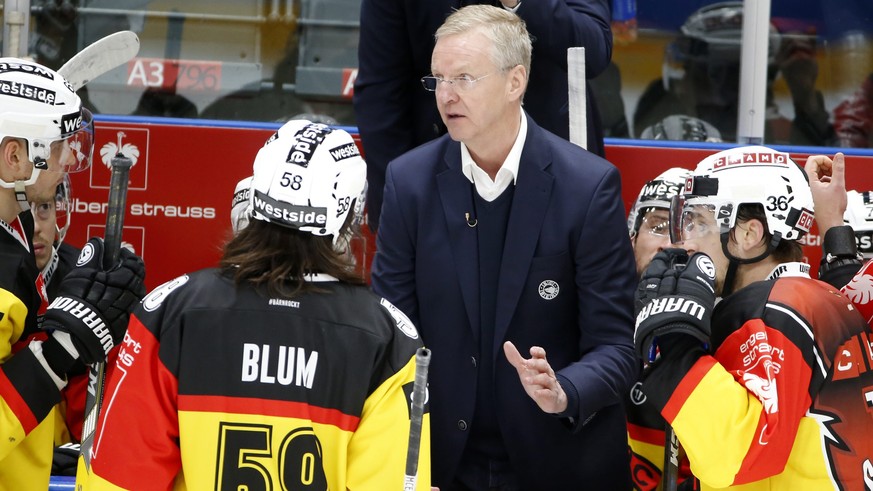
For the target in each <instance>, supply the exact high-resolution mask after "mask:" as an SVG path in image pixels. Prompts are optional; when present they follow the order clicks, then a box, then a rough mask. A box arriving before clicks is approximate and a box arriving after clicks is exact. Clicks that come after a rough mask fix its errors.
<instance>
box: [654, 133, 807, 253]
mask: <svg viewBox="0 0 873 491" xmlns="http://www.w3.org/2000/svg"><path fill="white" fill-rule="evenodd" d="M755 203H757V204H760V205H761V206H762V207H763V209H764V213H765V215H766V220H767V223H766V225H767V228H768V230H769V232H770V233H771V234H772V235H773V241H772V245H773V246H774V247H775V245H776V244H778V242H779V241H780V240H793V241H796V240H799V239H800V238H802V237H803V236H804V234H806V233H807V232H809V229H810V227H812V224H813V221H814V215H813V202H812V193H811V192H810V189H809V181H808V179H807V176H806V173H805V172H804V171H803V169H801V168H800V166H799V165H797V163H795V162H794V161H793V160H792V159H791V157H790V156H789V155H788V154H787V153H784V152H779V151H776V150H773V149H771V148H767V147H763V146H745V147H736V148H731V149H728V150H723V151H721V152H718V153H716V154H714V155H710V156H709V157H706V158H705V159H703V160H702V161H700V163H699V164H698V165H697V168H696V169H695V170H694V171H693V172H692V175H691V177H689V178H688V180H687V181H686V183H685V187H684V189H683V190H682V193H681V194H680V195H678V196H676V197H674V198H673V203H672V206H671V240H672V241H673V242H681V241H683V240H687V239H688V238H690V237H695V236H699V235H701V234H703V233H708V232H718V233H720V234H725V233H727V232H729V231H730V230H731V229H732V228H733V227H734V226H735V225H736V220H737V210H738V208H739V206H740V205H743V204H755ZM706 210H708V213H711V214H712V215H711V216H710V219H711V220H709V221H706V222H698V221H697V220H698V218H697V217H700V216H701V215H702V213H704V212H706ZM707 222H709V223H715V229H705V228H703V226H701V225H700V224H701V223H707Z"/></svg>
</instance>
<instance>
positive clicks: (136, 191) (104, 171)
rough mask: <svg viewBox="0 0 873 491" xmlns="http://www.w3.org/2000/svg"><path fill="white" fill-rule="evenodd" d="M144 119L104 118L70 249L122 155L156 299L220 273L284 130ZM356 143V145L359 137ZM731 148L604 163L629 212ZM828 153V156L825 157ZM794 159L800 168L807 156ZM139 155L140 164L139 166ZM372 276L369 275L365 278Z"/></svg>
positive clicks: (76, 205) (132, 230)
mask: <svg viewBox="0 0 873 491" xmlns="http://www.w3.org/2000/svg"><path fill="white" fill-rule="evenodd" d="M196 123H197V124H196V125H194V124H191V122H190V121H176V120H163V119H160V120H157V119H156V120H141V119H136V120H134V119H126V118H112V119H110V118H107V117H98V120H97V123H96V125H97V131H96V141H95V147H94V163H93V165H92V167H91V168H90V169H88V170H86V171H84V172H80V173H77V174H73V175H72V176H71V178H72V183H73V197H74V202H73V218H72V220H73V222H72V226H71V228H70V231H69V233H68V234H67V239H66V240H67V241H68V242H70V243H71V244H73V245H76V246H81V245H82V244H83V243H84V242H85V241H86V240H87V237H91V236H94V235H99V236H102V235H103V229H104V227H105V223H106V201H107V198H108V193H109V189H108V187H109V175H110V172H109V167H108V166H107V165H106V164H105V163H104V158H105V159H106V161H108V159H111V157H112V156H113V155H115V152H116V151H117V150H118V148H121V149H122V151H123V152H124V153H125V155H127V156H128V157H131V159H132V160H134V161H135V163H134V166H133V168H132V169H131V172H130V183H129V191H128V199H127V202H128V210H127V214H126V215H125V219H124V234H123V240H124V241H125V242H128V243H130V244H131V245H132V246H133V248H134V250H135V251H136V252H137V253H138V254H140V255H141V256H142V257H143V259H144V261H145V263H146V270H147V271H146V285H147V287H148V289H149V290H151V289H153V288H155V287H156V286H158V285H160V284H161V283H164V282H166V281H169V280H171V279H173V278H175V277H176V276H178V275H180V274H183V273H186V272H190V271H194V270H197V269H200V268H204V267H209V266H214V265H215V264H216V263H217V261H218V259H219V257H220V255H221V247H222V246H223V244H224V243H225V241H226V240H227V239H228V237H229V236H230V201H231V196H232V194H233V189H234V187H235V186H236V183H237V182H238V181H239V180H240V179H242V178H243V177H245V176H248V175H250V174H251V172H252V162H253V160H254V156H255V154H256V153H257V151H258V149H259V148H260V147H261V146H262V145H263V143H264V141H266V139H267V138H268V137H269V136H270V135H271V134H272V133H273V132H274V131H275V129H276V128H278V126H279V125H269V124H261V125H248V126H242V124H239V125H230V124H229V123H226V122H215V123H214V125H212V126H208V124H209V123H208V122H203V121H197V122H196ZM355 137H356V141H357V140H358V138H357V135H355ZM721 148H725V147H724V146H715V145H713V146H707V147H705V148H700V147H698V148H684V147H678V146H669V147H667V146H662V147H651V146H637V145H631V144H628V145H624V144H610V142H607V147H606V152H607V154H606V156H607V158H608V159H609V160H610V161H611V162H612V163H613V164H615V165H616V166H617V167H618V168H619V169H620V170H621V174H622V186H623V190H624V193H623V195H624V201H625V207H626V208H627V207H629V206H630V205H631V204H632V203H633V201H634V199H635V198H636V194H637V192H638V191H639V189H640V187H641V186H642V185H643V183H644V182H645V181H646V180H649V179H651V178H653V177H654V176H656V175H658V174H659V173H660V172H662V171H663V170H666V169H668V168H670V167H676V166H680V167H687V168H693V167H694V166H695V165H696V163H697V162H698V161H699V160H701V159H702V158H703V157H705V156H707V155H709V154H711V153H713V152H715V151H717V150H719V149H721ZM823 150H826V149H823ZM791 155H792V157H793V158H795V160H796V161H797V162H799V163H803V162H805V161H806V157H807V156H808V155H810V154H809V153H795V152H791ZM134 156H135V158H134ZM847 167H848V176H849V177H848V181H849V183H848V187H849V189H858V190H873V155H867V156H864V155H848V156H847ZM364 230H365V237H364V240H362V241H359V242H358V243H357V244H355V252H356V255H357V257H358V261H359V264H361V265H366V266H369V264H370V261H371V260H372V255H373V251H374V250H375V240H374V238H373V236H372V235H370V234H369V229H367V227H366V226H365V227H364ZM810 243H811V244H812V245H810V246H807V247H805V250H806V253H807V257H808V260H809V262H810V263H811V264H812V265H813V272H815V270H816V269H817V268H816V266H817V264H818V261H819V259H820V257H821V252H820V248H819V244H820V242H819V238H818V235H817V233H816V231H815V230H813V233H812V234H811V236H810ZM367 269H368V268H366V269H365V268H362V272H361V274H364V275H365V274H366V270H367Z"/></svg>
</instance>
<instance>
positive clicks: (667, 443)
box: [649, 264, 685, 491]
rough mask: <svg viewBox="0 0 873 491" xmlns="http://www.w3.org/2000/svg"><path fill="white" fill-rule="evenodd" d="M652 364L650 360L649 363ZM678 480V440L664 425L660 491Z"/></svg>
mask: <svg viewBox="0 0 873 491" xmlns="http://www.w3.org/2000/svg"><path fill="white" fill-rule="evenodd" d="M673 267H674V268H676V270H682V269H685V264H675V265H674V266H673ZM651 362H654V359H650V360H649V363H651ZM678 480H679V438H677V437H676V432H675V431H673V427H672V426H670V424H669V423H665V424H664V471H663V474H662V475H661V490H662V491H676V486H677V485H678Z"/></svg>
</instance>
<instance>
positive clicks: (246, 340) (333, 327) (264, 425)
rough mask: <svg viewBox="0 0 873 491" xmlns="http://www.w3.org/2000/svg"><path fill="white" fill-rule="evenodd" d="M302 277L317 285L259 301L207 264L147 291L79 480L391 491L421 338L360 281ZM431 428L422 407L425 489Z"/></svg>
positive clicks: (399, 475) (402, 453)
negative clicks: (295, 293)
mask: <svg viewBox="0 0 873 491" xmlns="http://www.w3.org/2000/svg"><path fill="white" fill-rule="evenodd" d="M311 279H312V280H314V281H317V282H318V286H319V287H320V288H321V290H323V291H321V292H317V293H306V294H302V295H300V296H297V297H294V298H291V299H288V298H271V297H270V296H268V295H266V294H265V293H263V292H261V291H256V290H255V289H252V288H240V289H238V288H235V286H234V285H233V283H232V281H231V280H230V279H229V278H227V277H225V276H223V275H221V274H220V273H219V272H218V271H217V270H215V269H207V270H203V271H200V272H197V273H193V274H191V275H185V276H181V277H179V278H176V279H174V280H172V281H170V282H168V283H166V284H164V285H162V286H160V287H158V288H157V289H155V290H154V291H153V292H151V293H150V294H149V295H147V296H146V297H145V298H144V299H143V301H142V304H141V305H140V306H139V307H137V309H136V310H135V311H134V313H133V315H132V317H131V322H130V325H129V328H128V333H127V335H126V336H125V339H124V342H123V344H122V346H121V350H120V351H119V354H118V359H117V361H116V364H115V366H114V367H112V370H111V371H110V372H109V373H108V375H107V377H108V384H107V386H106V393H105V397H104V402H103V408H102V410H101V414H100V419H99V422H98V428H97V433H96V436H95V441H94V446H93V449H92V462H91V463H92V467H91V471H92V475H91V476H90V477H89V478H87V480H88V481H89V482H88V483H87V484H88V485H89V487H88V488H86V489H92V490H106V489H111V490H114V489H177V490H179V489H189V490H194V489H233V490H237V489H243V488H244V489H249V490H255V489H287V490H295V489H301V490H302V489H306V490H328V489H330V490H346V489H349V490H379V491H382V490H393V489H403V480H404V474H405V465H406V455H407V444H408V438H409V419H410V418H409V414H410V409H409V408H410V404H409V401H410V394H411V390H412V385H413V380H414V376H415V373H414V372H415V352H416V349H417V348H419V347H420V346H421V345H422V343H421V338H420V337H419V335H418V332H417V331H416V329H415V327H414V326H413V325H412V324H411V323H410V322H409V320H408V319H407V318H406V316H404V315H403V314H402V313H400V311H399V310H397V309H396V308H394V307H393V306H392V305H391V304H390V303H388V302H387V301H386V300H382V299H380V298H378V297H377V296H375V295H374V294H373V293H371V292H370V291H369V290H368V289H367V288H366V287H363V286H351V285H346V284H342V283H340V282H338V281H336V280H334V279H333V278H330V277H325V276H318V275H316V276H315V277H313V278H311ZM429 428H430V424H429V415H428V414H425V418H424V423H423V427H422V440H421V449H420V455H419V466H418V487H417V489H423V490H429V489H430V451H429V448H430V439H429ZM80 468H81V467H80ZM84 480H86V479H85V478H79V482H80V483H81V482H83V481H84Z"/></svg>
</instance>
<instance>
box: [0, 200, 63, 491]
mask: <svg viewBox="0 0 873 491" xmlns="http://www.w3.org/2000/svg"><path fill="white" fill-rule="evenodd" d="M32 236H33V216H32V215H31V213H30V211H25V212H22V213H21V214H20V215H19V216H18V218H17V219H16V220H15V221H14V222H12V223H6V222H2V221H0V490H2V491H5V490H10V491H12V490H14V491H28V490H37V491H45V490H46V489H48V483H49V474H50V473H51V463H52V453H53V449H54V445H53V441H54V430H55V420H56V418H55V415H54V414H53V412H54V411H55V405H56V404H58V403H59V402H60V400H61V393H60V389H59V387H58V384H57V383H56V382H55V380H53V379H52V378H51V376H50V375H49V374H48V372H47V370H48V368H47V366H44V365H42V364H41V363H40V361H39V360H38V358H37V356H36V355H35V353H34V351H32V350H31V349H29V348H28V344H29V342H30V341H31V340H33V339H37V338H39V337H40V336H42V337H43V338H44V337H45V336H44V334H43V333H41V332H40V331H39V330H38V329H37V315H38V314H39V313H40V312H41V311H42V310H44V309H45V308H46V302H45V284H44V282H43V281H42V275H41V274H40V272H39V270H38V269H37V267H36V260H35V259H34V256H33V238H32ZM36 346H39V344H38V343H37V345H36ZM49 415H51V417H47V416H49Z"/></svg>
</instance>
